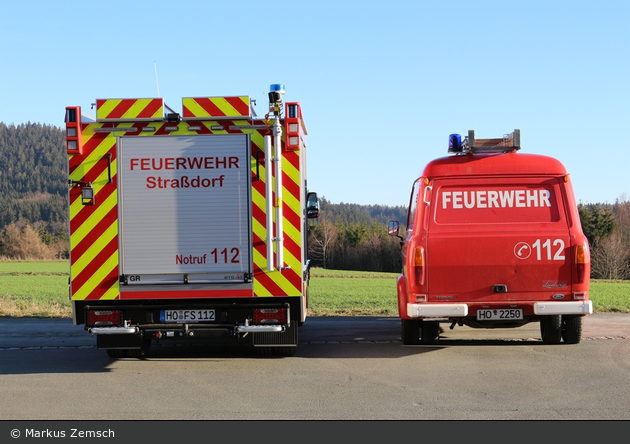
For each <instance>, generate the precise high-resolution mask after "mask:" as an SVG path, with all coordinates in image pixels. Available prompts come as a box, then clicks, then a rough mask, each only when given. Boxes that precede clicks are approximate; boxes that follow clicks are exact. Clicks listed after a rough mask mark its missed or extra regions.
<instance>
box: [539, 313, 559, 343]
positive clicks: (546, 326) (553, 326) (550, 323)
mask: <svg viewBox="0 0 630 444" xmlns="http://www.w3.org/2000/svg"><path fill="white" fill-rule="evenodd" d="M540 336H541V337H542V340H543V342H544V343H545V344H559V343H560V340H561V339H562V322H561V320H560V315H548V316H542V317H541V318H540Z"/></svg>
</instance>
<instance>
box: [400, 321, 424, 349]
mask: <svg viewBox="0 0 630 444" xmlns="http://www.w3.org/2000/svg"><path fill="white" fill-rule="evenodd" d="M401 321H402V322H401V325H402V332H401V337H402V343H403V344H404V345H418V344H419V343H420V321H419V320H418V319H401Z"/></svg>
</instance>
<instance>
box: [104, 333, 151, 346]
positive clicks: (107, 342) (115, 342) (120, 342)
mask: <svg viewBox="0 0 630 444" xmlns="http://www.w3.org/2000/svg"><path fill="white" fill-rule="evenodd" d="M142 344H143V342H142V337H141V336H140V335H96V348H107V349H140V348H142Z"/></svg>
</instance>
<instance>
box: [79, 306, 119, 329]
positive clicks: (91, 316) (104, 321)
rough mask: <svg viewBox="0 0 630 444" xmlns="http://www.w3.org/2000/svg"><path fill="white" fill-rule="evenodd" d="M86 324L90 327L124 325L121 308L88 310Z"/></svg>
mask: <svg viewBox="0 0 630 444" xmlns="http://www.w3.org/2000/svg"><path fill="white" fill-rule="evenodd" d="M86 325H87V326H88V327H96V326H100V327H104V326H118V325H122V313H121V311H120V310H93V311H88V312H87V322H86Z"/></svg>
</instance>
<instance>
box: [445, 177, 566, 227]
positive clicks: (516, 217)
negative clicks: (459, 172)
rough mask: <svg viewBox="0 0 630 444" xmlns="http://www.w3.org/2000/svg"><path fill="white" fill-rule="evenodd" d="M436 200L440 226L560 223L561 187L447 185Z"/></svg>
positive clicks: (545, 185) (536, 185) (550, 184)
mask: <svg viewBox="0 0 630 444" xmlns="http://www.w3.org/2000/svg"><path fill="white" fill-rule="evenodd" d="M436 188H437V193H436V195H435V196H434V202H435V206H436V209H435V222H436V223H438V224H493V223H528V222H535V223H545V222H546V223H553V222H558V221H560V218H561V214H562V213H563V211H561V207H560V205H561V201H562V200H561V199H559V198H558V196H559V192H560V188H559V187H558V185H557V184H553V183H549V182H545V183H544V184H541V183H540V182H537V183H519V184H509V185H506V184H475V185H461V181H460V182H459V184H453V185H443V186H439V187H436Z"/></svg>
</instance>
